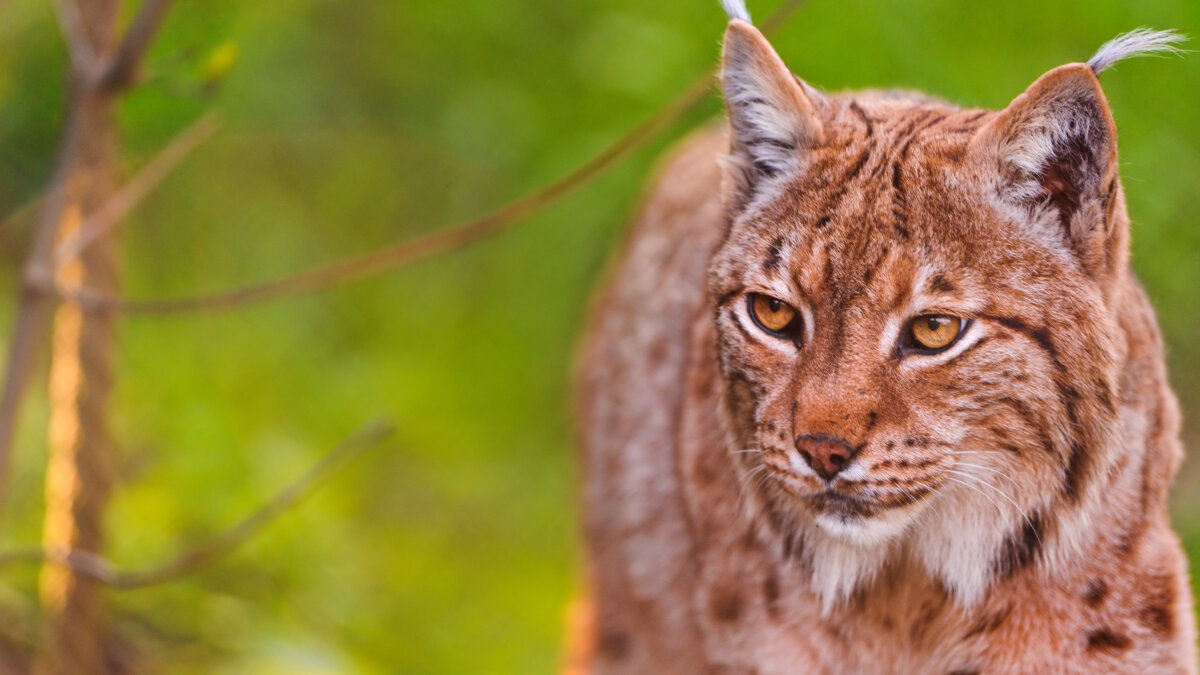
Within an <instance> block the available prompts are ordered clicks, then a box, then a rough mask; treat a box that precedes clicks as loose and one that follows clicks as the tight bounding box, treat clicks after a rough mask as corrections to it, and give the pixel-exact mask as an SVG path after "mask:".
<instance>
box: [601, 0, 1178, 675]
mask: <svg viewBox="0 0 1200 675" xmlns="http://www.w3.org/2000/svg"><path fill="white" fill-rule="evenodd" d="M724 5H725V7H726V9H727V11H729V13H730V15H731V16H732V17H733V18H732V19H731V20H730V22H729V26H728V29H727V30H726V33H725V39H724V52H723V62H722V63H723V68H722V73H721V86H722V90H723V94H724V99H725V104H726V110H727V113H728V124H725V125H722V126H720V127H714V128H711V129H708V130H705V131H703V132H700V133H698V134H697V135H695V136H694V137H693V138H692V139H691V140H689V141H688V142H686V143H684V144H683V145H682V147H681V148H679V149H678V150H677V151H676V152H675V153H674V154H673V156H672V157H671V158H670V159H669V160H668V161H667V162H666V164H665V166H664V167H663V169H662V171H661V173H660V175H659V176H658V179H657V181H656V185H655V187H654V189H653V190H652V191H651V193H650V195H649V197H648V199H647V200H646V202H645V204H644V206H643V207H642V209H641V213H640V215H639V217H638V220H637V225H636V227H635V229H634V231H633V232H632V235H631V239H630V241H629V243H628V246H627V249H626V251H625V253H624V255H623V256H622V259H621V261H620V263H619V265H618V266H617V267H616V269H615V270H614V273H613V275H612V277H611V281H610V283H609V285H608V287H607V289H606V290H605V291H604V292H603V293H602V295H601V296H600V298H599V300H598V303H597V305H596V307H595V312H594V315H593V318H592V321H591V324H590V327H589V330H588V334H587V340H586V344H585V347H584V351H583V360H582V364H581V370H580V376H579V391H578V398H579V404H580V419H581V428H582V434H581V436H582V440H583V447H584V455H583V461H584V465H583V466H584V469H583V470H584V476H585V480H584V490H585V519H586V542H587V550H588V572H589V578H590V597H591V601H590V605H589V606H590V612H591V613H590V615H589V617H590V618H589V620H588V621H587V622H586V624H587V625H586V626H585V627H584V628H583V629H582V630H583V631H584V633H585V634H586V638H587V639H585V640H583V641H582V642H581V644H584V645H585V650H584V652H582V653H581V654H579V655H578V658H579V659H580V661H579V662H580V664H581V668H583V669H584V670H587V671H589V672H593V673H609V672H621V673H712V672H722V673H758V674H762V675H765V674H768V673H897V674H899V673H942V674H945V673H959V674H964V673H1138V674H1143V673H1195V672H1196V651H1195V639H1196V633H1195V626H1194V619H1193V613H1192V606H1191V599H1190V594H1189V592H1188V580H1187V571H1186V561H1185V558H1184V555H1183V551H1182V549H1181V547H1180V544H1179V541H1178V539H1177V537H1176V536H1175V534H1174V533H1173V532H1172V530H1171V527H1170V522H1169V518H1168V514H1167V508H1166V496H1167V490H1168V487H1169V485H1170V483H1171V481H1172V478H1173V476H1174V475H1175V472H1176V468H1177V467H1178V465H1179V462H1180V459H1181V456H1182V450H1181V447H1180V443H1179V440H1178V432H1179V413H1178V410H1177V405H1176V401H1175V397H1174V395H1173V394H1172V393H1171V390H1170V389H1169V387H1168V383H1167V378H1166V372H1165V368H1164V364H1163V348H1162V341H1161V339H1160V337H1159V331H1158V328H1157V326H1156V322H1155V318H1154V315H1153V313H1152V311H1151V309H1150V306H1149V304H1148V303H1147V300H1146V298H1145V296H1144V294H1143V292H1142V290H1141V288H1140V287H1139V285H1138V282H1137V280H1136V279H1135V278H1134V275H1133V273H1132V272H1131V270H1130V267H1129V263H1128V257H1129V217H1128V215H1127V212H1126V207H1125V198H1124V194H1123V191H1122V187H1121V182H1120V180H1119V177H1118V162H1117V145H1116V140H1117V128H1116V125H1115V123H1114V121H1113V117H1112V114H1111V113H1110V111H1109V107H1108V104H1107V102H1106V100H1105V97H1104V93H1103V92H1102V90H1101V88H1100V84H1099V81H1098V80H1097V74H1098V73H1099V72H1100V71H1102V70H1104V69H1105V68H1107V67H1108V66H1110V65H1112V64H1113V63H1115V62H1116V61H1118V60H1120V59H1122V58H1126V57H1130V56H1136V55H1139V54H1144V53H1148V52H1162V51H1173V50H1175V44H1176V43H1177V42H1178V41H1179V40H1180V39H1181V37H1180V36H1179V35H1178V34H1175V33H1171V32H1155V31H1149V30H1138V31H1134V32H1132V33H1128V34H1126V35H1123V36H1121V37H1118V38H1117V39H1115V40H1113V41H1112V42H1110V43H1108V44H1106V45H1104V46H1103V47H1102V48H1101V49H1100V50H1099V51H1098V52H1097V53H1096V55H1095V56H1094V57H1093V58H1092V60H1091V61H1089V62H1088V63H1071V64H1067V65H1064V66H1060V67H1058V68H1055V69H1053V70H1051V71H1049V72H1047V73H1046V74H1044V75H1042V76H1041V77H1040V78H1038V79H1037V80H1036V81H1035V82H1034V83H1033V84H1032V85H1030V86H1029V88H1028V89H1026V90H1025V91H1024V92H1023V93H1021V94H1020V95H1019V96H1017V97H1016V98H1015V99H1013V101H1012V103H1011V104H1009V105H1008V107H1006V108H1004V109H1003V110H978V109H964V108H959V107H956V106H953V105H951V104H948V103H945V102H943V101H940V100H937V99H934V98H930V97H926V96H923V95H920V94H912V93H895V92H878V91H864V92H851V93H840V94H828V93H825V92H822V91H819V90H817V89H814V88H813V87H811V86H809V85H808V84H806V83H805V82H804V81H803V80H801V79H799V78H797V77H796V76H794V75H793V74H792V73H791V72H789V70H788V69H787V67H786V66H785V65H784V63H783V61H782V60H781V59H780V57H779V56H778V55H777V54H776V53H775V51H774V50H773V49H772V47H771V45H770V44H769V43H768V42H767V40H766V39H765V38H764V37H763V36H762V34H761V33H759V31H758V30H756V29H755V28H754V27H753V26H752V25H751V24H750V23H749V18H750V17H749V15H748V14H747V13H746V11H745V7H744V6H743V5H742V3H741V2H739V1H737V0H724Z"/></svg>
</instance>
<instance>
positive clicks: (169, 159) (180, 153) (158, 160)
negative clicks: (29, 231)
mask: <svg viewBox="0 0 1200 675" xmlns="http://www.w3.org/2000/svg"><path fill="white" fill-rule="evenodd" d="M219 126H220V123H219V122H218V120H217V118H216V115H215V114H213V113H208V114H206V115H204V116H203V117H201V118H200V119H199V120H196V122H194V123H193V124H192V125H191V126H189V127H188V128H187V129H184V130H183V131H182V132H180V133H179V135H178V136H176V137H175V138H173V139H171V142H170V143H168V144H167V145H166V147H164V148H163V149H162V150H160V151H159V153H158V154H157V155H155V156H154V158H153V159H151V160H150V161H149V162H147V163H146V166H144V167H142V170H141V171H139V172H138V174H137V175H136V176H134V177H133V178H132V179H131V180H130V181H129V182H128V183H126V184H125V185H124V186H122V187H121V189H120V190H118V191H117V193H116V194H114V195H113V196H112V199H110V200H109V201H108V202H107V203H106V204H105V205H104V206H103V207H102V208H101V209H100V210H99V211H97V212H96V213H94V214H92V215H91V216H89V217H88V218H87V220H85V221H83V224H82V225H80V226H79V230H78V231H76V232H75V234H74V235H73V236H71V237H70V238H68V239H66V240H65V241H63V242H62V243H61V244H59V245H58V246H57V247H56V248H55V249H54V264H55V265H62V264H64V263H66V262H69V261H70V260H72V259H73V258H75V256H77V255H79V254H80V253H81V252H82V251H83V250H84V249H85V248H87V246H88V245H89V244H91V243H92V242H93V241H95V240H96V238H97V237H99V236H101V235H103V234H104V233H105V232H107V231H108V230H109V229H110V228H112V227H113V226H115V225H116V224H117V223H119V222H121V220H123V219H124V218H125V216H127V215H129V212H130V211H132V210H133V209H134V208H136V207H137V206H138V204H140V203H142V200H144V199H145V198H146V196H147V195H149V194H150V192H152V191H153V190H154V188H156V187H158V184H159V183H160V182H162V180H163V179H164V178H166V177H167V175H168V174H170V173H171V172H172V171H173V170H174V169H175V167H177V166H179V163H180V162H182V161H183V160H184V159H185V158H186V157H187V156H188V155H189V154H191V152H192V151H193V150H195V149H196V147H197V146H199V145H200V144H201V143H203V142H204V141H206V140H208V139H209V138H210V137H212V135H213V134H214V133H215V132H216V130H217V128H218V127H219Z"/></svg>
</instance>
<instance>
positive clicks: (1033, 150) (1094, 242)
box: [977, 63, 1126, 276]
mask: <svg viewBox="0 0 1200 675" xmlns="http://www.w3.org/2000/svg"><path fill="white" fill-rule="evenodd" d="M977 140H979V141H980V142H982V143H984V144H985V147H986V151H988V152H989V153H995V154H994V155H993V156H994V157H996V158H998V159H999V164H1000V166H999V169H1000V176H1001V181H1000V192H1001V195H1000V197H1001V198H1002V199H1004V200H1005V201H1008V202H1010V203H1013V204H1015V205H1017V206H1019V207H1023V208H1024V209H1025V210H1026V211H1027V213H1028V214H1029V222H1030V223H1031V224H1032V227H1033V228H1034V230H1035V231H1036V234H1037V235H1038V236H1040V237H1042V238H1043V239H1044V240H1045V241H1047V243H1049V244H1051V245H1064V244H1065V245H1066V246H1067V247H1068V248H1069V250H1071V251H1073V252H1074V254H1075V255H1076V256H1077V257H1078V258H1079V260H1080V262H1081V263H1082V264H1083V265H1084V267H1085V268H1086V269H1087V270H1088V272H1089V274H1092V275H1093V276H1095V275H1097V274H1100V273H1102V271H1103V268H1106V267H1111V266H1112V264H1113V262H1114V260H1113V258H1114V257H1115V256H1114V255H1113V254H1114V253H1119V249H1120V247H1121V246H1123V245H1124V238H1125V233H1124V232H1123V228H1124V227H1125V226H1126V224H1125V223H1124V222H1123V221H1121V222H1116V221H1117V218H1118V215H1119V214H1117V213H1116V208H1115V205H1116V201H1117V192H1118V191H1119V189H1120V188H1119V185H1118V181H1117V127H1116V124H1115V123H1114V122H1113V117H1112V113H1111V111H1110V110H1109V108H1108V102H1107V101H1106V100H1105V98H1104V92H1103V91H1101V89H1100V82H1099V81H1098V80H1097V79H1096V75H1095V73H1094V72H1093V71H1092V68H1091V67H1089V66H1088V65H1087V64H1083V63H1071V64H1067V65H1065V66H1059V67H1058V68H1055V69H1054V70H1051V71H1050V72H1048V73H1046V74H1045V75H1043V76H1042V77H1040V78H1039V79H1038V80H1037V81H1036V82H1034V83H1033V84H1032V85H1031V86H1030V87H1029V88H1028V89H1026V90H1025V92H1024V93H1022V94H1021V95H1020V96H1018V97H1017V98H1016V99H1014V100H1013V102H1012V103H1011V104H1009V106H1008V107H1007V108H1005V109H1004V110H1003V111H1001V113H1000V114H999V115H998V116H997V117H996V118H995V119H994V120H992V122H990V123H989V124H988V125H987V127H985V128H984V129H983V131H982V133H981V134H980V137H979V138H978V139H977Z"/></svg>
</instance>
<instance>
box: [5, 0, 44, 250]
mask: <svg viewBox="0 0 1200 675" xmlns="http://www.w3.org/2000/svg"><path fill="white" fill-rule="evenodd" d="M0 2H4V0H0ZM45 198H46V195H45V194H44V193H38V194H36V195H34V196H33V197H32V198H30V199H29V201H27V202H25V203H24V204H21V205H20V206H18V207H17V208H16V209H15V210H13V211H11V212H10V213H9V214H8V215H7V216H5V217H4V219H3V220H0V231H2V230H4V229H6V228H9V227H15V226H16V225H17V224H18V223H22V222H23V221H24V220H25V219H26V218H29V217H30V216H31V215H33V214H34V213H36V212H37V210H38V209H40V208H42V202H43V201H45Z"/></svg>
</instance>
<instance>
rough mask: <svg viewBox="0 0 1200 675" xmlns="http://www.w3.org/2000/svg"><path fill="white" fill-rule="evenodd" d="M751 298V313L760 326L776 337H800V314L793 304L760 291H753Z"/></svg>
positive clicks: (793, 338)
mask: <svg viewBox="0 0 1200 675" xmlns="http://www.w3.org/2000/svg"><path fill="white" fill-rule="evenodd" d="M749 300H750V314H751V316H753V317H754V323H756V324H758V327H759V328H762V329H763V330H765V331H767V332H768V333H770V334H772V335H774V336H775V337H782V338H788V339H792V340H795V339H798V338H799V337H800V315H799V314H798V313H797V312H796V310H795V309H794V308H793V307H792V306H791V305H789V304H787V303H786V302H784V301H782V300H780V299H779V298H772V297H771V296H769V295H762V294H759V293H752V294H751V295H750V297H749Z"/></svg>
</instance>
